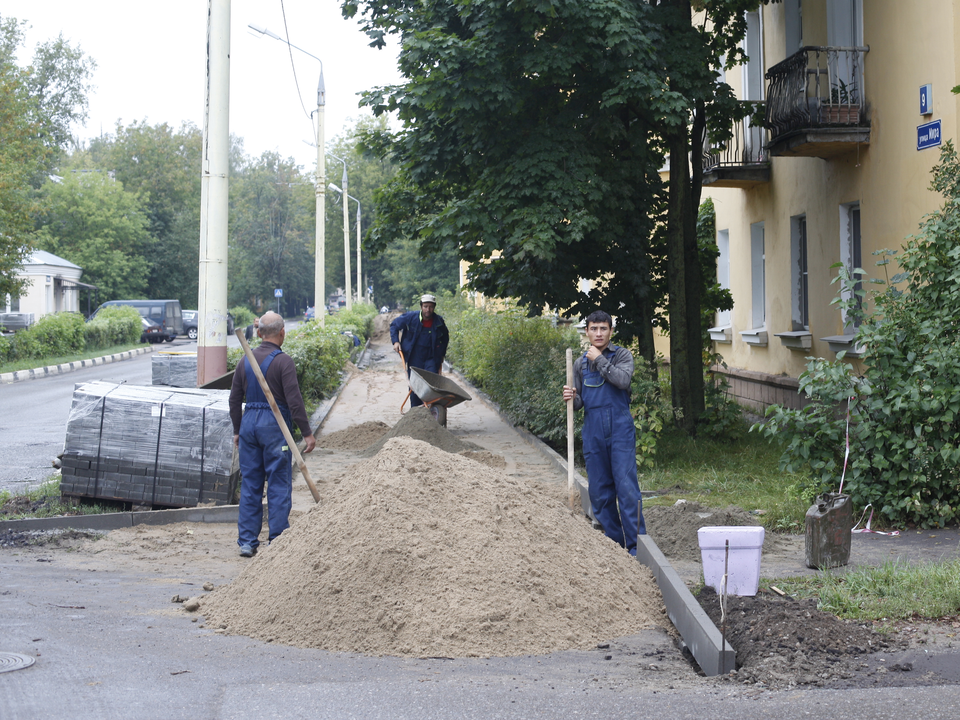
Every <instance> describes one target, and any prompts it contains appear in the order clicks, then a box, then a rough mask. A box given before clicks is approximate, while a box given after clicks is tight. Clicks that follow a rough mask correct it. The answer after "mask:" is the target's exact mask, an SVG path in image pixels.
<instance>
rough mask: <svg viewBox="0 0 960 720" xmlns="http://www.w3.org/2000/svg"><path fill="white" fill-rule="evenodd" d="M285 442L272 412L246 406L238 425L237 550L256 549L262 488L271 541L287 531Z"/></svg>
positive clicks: (288, 475) (288, 468)
mask: <svg viewBox="0 0 960 720" xmlns="http://www.w3.org/2000/svg"><path fill="white" fill-rule="evenodd" d="M292 456H293V453H292V452H291V451H290V448H289V447H287V441H286V438H284V437H283V432H282V431H281V430H280V426H279V425H277V420H276V418H275V417H274V415H273V412H272V411H271V410H270V409H269V408H267V409H264V408H253V409H251V408H250V407H249V406H248V407H247V409H246V410H245V411H244V413H243V419H242V420H241V422H240V473H241V475H242V477H243V479H242V482H241V485H240V509H239V521H238V527H239V539H238V540H237V544H238V545H240V546H243V545H249V546H250V547H252V548H256V547H257V546H258V545H259V544H260V540H259V537H260V530H261V529H262V527H263V485H264V483H266V485H267V503H268V506H269V509H270V512H269V517H268V524H269V526H270V539H271V540H273V539H274V538H276V537H277V536H278V535H280V533H282V532H283V531H284V530H286V529H287V528H288V527H290V521H289V517H290V504H291V493H292V492H293V479H292V467H291V459H292Z"/></svg>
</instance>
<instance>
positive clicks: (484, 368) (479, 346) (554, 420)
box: [438, 303, 580, 445]
mask: <svg viewBox="0 0 960 720" xmlns="http://www.w3.org/2000/svg"><path fill="white" fill-rule="evenodd" d="M438 304H439V303H438ZM441 314H442V313H441ZM448 324H449V323H448ZM568 347H569V348H573V349H574V351H575V352H577V351H579V348H580V340H579V336H578V335H577V333H576V332H575V331H574V330H573V329H572V328H570V327H569V326H567V327H565V328H563V327H554V326H553V325H552V323H551V322H550V320H548V319H546V318H529V317H526V316H525V313H524V312H522V311H521V310H519V309H518V308H510V309H508V310H505V311H503V312H498V313H488V312H484V311H482V310H468V311H466V312H465V313H463V315H462V317H461V318H460V320H459V322H458V323H457V324H456V325H455V326H454V327H452V328H451V333H450V348H449V349H448V351H447V357H448V359H449V360H450V361H451V362H452V363H454V364H455V365H456V366H457V368H458V369H460V370H461V371H462V372H463V374H464V375H465V376H466V377H467V378H468V379H469V380H470V381H471V382H472V383H474V384H475V385H477V386H478V387H480V388H481V389H482V390H483V391H484V392H486V393H487V394H488V395H490V397H491V398H493V400H494V401H495V402H496V403H497V404H498V405H499V406H500V409H501V410H502V411H503V412H504V413H505V414H506V415H507V417H509V418H510V419H511V421H512V422H515V423H518V424H521V425H523V426H524V427H526V428H527V429H528V430H530V432H532V433H534V434H535V435H537V436H539V437H541V438H543V439H544V440H546V441H548V442H551V443H553V444H555V445H560V444H561V443H563V442H564V439H565V438H566V433H567V425H566V423H567V420H566V418H567V411H566V406H565V405H564V402H563V395H562V393H561V392H560V390H561V388H562V387H563V383H564V379H565V377H566V350H567V348H568Z"/></svg>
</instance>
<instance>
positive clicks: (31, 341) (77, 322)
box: [10, 312, 139, 360]
mask: <svg viewBox="0 0 960 720" xmlns="http://www.w3.org/2000/svg"><path fill="white" fill-rule="evenodd" d="M138 322H139V321H138ZM84 325H85V323H84V321H83V315H81V314H80V313H72V312H62V313H54V314H51V315H44V316H43V317H42V318H40V319H39V320H38V321H37V322H36V323H35V324H34V325H32V326H30V327H29V328H27V329H26V330H22V331H21V332H18V333H17V334H16V335H15V336H14V339H13V357H12V358H10V359H23V360H25V359H28V358H38V359H39V358H45V357H51V356H58V355H71V354H74V353H79V352H82V351H83V348H84V342H85V340H84ZM138 336H139V332H138Z"/></svg>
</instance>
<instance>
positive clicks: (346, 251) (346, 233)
mask: <svg viewBox="0 0 960 720" xmlns="http://www.w3.org/2000/svg"><path fill="white" fill-rule="evenodd" d="M328 155H330V157H332V158H333V159H334V160H336V161H337V162H341V163H343V177H341V178H340V182H341V184H342V185H343V190H342V192H343V194H344V195H346V194H347V161H346V160H344V159H343V158H338V157H337V156H336V155H334V154H332V153H328ZM343 294H344V295H346V298H347V310H350V309H351V308H352V307H353V294H352V293H351V292H350V215H349V214H348V212H347V203H344V204H343Z"/></svg>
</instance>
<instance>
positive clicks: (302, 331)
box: [283, 322, 353, 401]
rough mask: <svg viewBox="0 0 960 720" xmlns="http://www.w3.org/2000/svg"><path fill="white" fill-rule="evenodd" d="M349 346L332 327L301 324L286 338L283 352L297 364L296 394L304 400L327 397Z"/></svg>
mask: <svg viewBox="0 0 960 720" xmlns="http://www.w3.org/2000/svg"><path fill="white" fill-rule="evenodd" d="M352 349H353V343H352V342H350V341H349V340H348V339H347V338H346V337H344V336H343V335H342V334H340V331H339V330H338V329H337V328H335V327H329V328H322V327H320V323H315V322H313V323H304V324H303V325H300V326H298V327H297V328H296V330H294V331H293V332H291V333H290V334H289V335H287V339H286V340H285V341H284V343H283V351H284V352H285V353H287V354H288V355H289V356H290V357H291V358H293V361H294V362H295V363H296V364H297V380H298V381H299V382H300V392H301V393H302V394H303V397H304V399H305V400H307V401H311V400H313V401H317V400H321V399H323V398H324V397H327V396H329V395H330V394H331V393H332V392H333V391H334V390H336V389H337V386H339V384H340V377H341V371H342V370H343V366H344V365H345V364H346V362H347V360H349V359H350V350H352Z"/></svg>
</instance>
